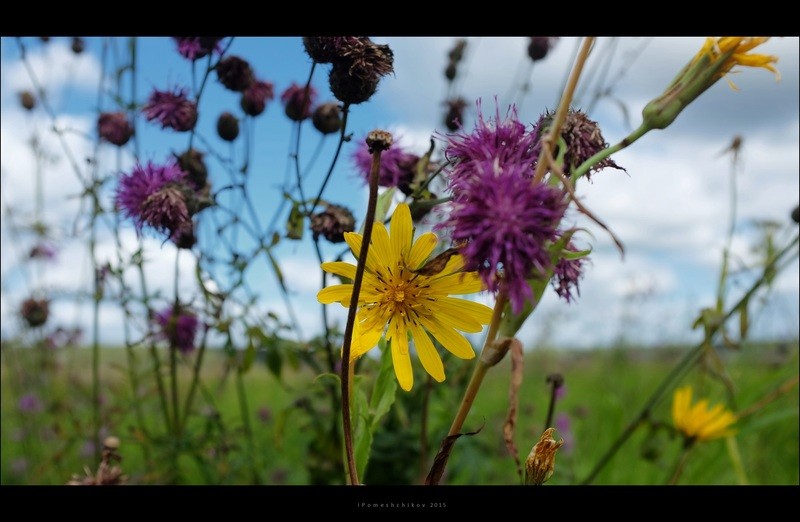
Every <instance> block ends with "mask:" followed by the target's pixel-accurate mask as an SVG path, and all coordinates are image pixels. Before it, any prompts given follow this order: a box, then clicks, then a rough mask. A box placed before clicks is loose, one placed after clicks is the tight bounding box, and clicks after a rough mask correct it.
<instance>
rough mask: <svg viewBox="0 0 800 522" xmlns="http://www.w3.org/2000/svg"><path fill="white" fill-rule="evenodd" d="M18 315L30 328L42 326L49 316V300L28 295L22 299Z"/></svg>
mask: <svg viewBox="0 0 800 522" xmlns="http://www.w3.org/2000/svg"><path fill="white" fill-rule="evenodd" d="M20 315H22V318H23V319H24V320H25V322H26V323H28V326H30V327H31V328H36V327H38V326H42V325H43V324H44V323H46V322H47V318H48V317H49V316H50V301H48V300H47V299H36V298H34V297H30V298H28V299H25V300H24V301H22V306H21V307H20Z"/></svg>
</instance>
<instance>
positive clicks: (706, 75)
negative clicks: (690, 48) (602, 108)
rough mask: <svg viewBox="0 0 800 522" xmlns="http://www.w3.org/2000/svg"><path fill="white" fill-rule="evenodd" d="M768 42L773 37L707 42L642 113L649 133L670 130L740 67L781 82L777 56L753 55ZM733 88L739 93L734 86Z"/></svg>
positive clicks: (727, 38)
mask: <svg viewBox="0 0 800 522" xmlns="http://www.w3.org/2000/svg"><path fill="white" fill-rule="evenodd" d="M767 40H769V37H763V36H726V37H723V38H706V41H705V44H703V47H702V48H701V49H700V51H699V52H698V53H697V54H696V55H695V57H694V58H692V60H691V61H690V62H689V63H688V64H686V66H685V67H684V68H683V70H682V71H681V72H680V73H678V75H677V76H676V77H675V79H674V80H672V83H670V84H669V86H668V87H667V89H666V91H664V94H662V95H661V96H659V97H658V98H656V99H654V100H652V101H651V102H650V103H648V104H647V105H646V106H645V108H644V109H642V116H643V118H644V123H643V125H644V126H645V127H646V128H647V129H664V128H666V127H667V126H668V125H669V124H671V123H672V122H673V121H674V120H675V118H676V117H677V116H678V114H680V112H681V111H682V110H683V109H684V108H685V107H686V106H687V105H689V104H690V103H691V102H692V101H694V100H695V99H696V98H697V97H698V96H700V95H701V94H703V92H705V91H706V90H707V89H708V88H709V87H711V86H712V85H714V84H715V83H716V82H717V80H719V79H720V78H722V77H723V76H725V75H727V74H728V73H729V72H731V71H732V70H733V68H734V67H736V66H737V65H740V66H743V67H758V68H761V69H766V70H768V71H770V72H772V73H773V74H775V77H776V79H780V73H778V70H777V69H776V68H775V66H774V65H773V64H774V63H776V62H777V61H778V57H777V56H772V55H768V54H753V53H751V52H750V51H752V50H753V49H755V48H756V47H758V46H759V45H761V44H763V43H764V42H766V41H767ZM729 84H730V86H731V87H732V88H733V89H736V86H735V85H734V84H733V83H732V82H730V81H729Z"/></svg>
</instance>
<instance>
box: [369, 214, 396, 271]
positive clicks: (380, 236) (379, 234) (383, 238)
mask: <svg viewBox="0 0 800 522" xmlns="http://www.w3.org/2000/svg"><path fill="white" fill-rule="evenodd" d="M373 252H374V253H375V263H377V264H378V266H380V267H381V268H384V267H394V266H396V265H397V258H396V257H395V256H394V255H393V252H392V246H391V244H390V241H389V232H387V231H386V226H385V225H384V224H383V223H380V222H377V221H376V222H375V225H374V227H373V228H372V244H371V245H370V247H369V253H368V254H367V257H369V256H370V254H372V253H373Z"/></svg>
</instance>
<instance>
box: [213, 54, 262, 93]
mask: <svg viewBox="0 0 800 522" xmlns="http://www.w3.org/2000/svg"><path fill="white" fill-rule="evenodd" d="M217 78H218V79H219V82H220V83H221V84H222V85H224V86H225V88H226V89H229V90H231V91H237V92H241V91H244V90H245V89H247V88H248V87H250V85H251V84H252V83H253V82H254V81H255V74H254V73H253V69H252V67H250V64H249V63H248V62H247V61H246V60H243V59H242V58H239V57H238V56H228V57H227V58H223V59H222V60H220V62H219V63H218V64H217Z"/></svg>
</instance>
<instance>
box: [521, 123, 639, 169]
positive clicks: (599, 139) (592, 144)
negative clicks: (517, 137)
mask: <svg viewBox="0 0 800 522" xmlns="http://www.w3.org/2000/svg"><path fill="white" fill-rule="evenodd" d="M552 122H553V114H552V113H549V112H546V113H544V114H542V115H541V116H540V117H539V121H538V122H537V123H536V125H535V126H534V128H533V134H534V135H535V136H536V146H535V147H534V151H535V153H536V156H537V157H538V155H539V151H540V150H541V142H540V141H539V140H540V139H541V137H542V136H544V135H545V134H546V133H547V131H548V128H549V127H550V125H551V123H552ZM561 138H563V140H564V143H565V144H566V149H567V150H566V151H565V153H564V169H563V170H564V173H565V174H566V175H567V176H569V175H570V173H571V172H572V169H573V168H575V167H577V166H579V165H580V164H581V163H583V162H584V161H586V160H587V159H589V158H591V157H592V156H594V155H595V154H597V153H598V152H600V151H601V150H603V149H605V148H607V147H608V143H607V142H606V140H605V139H604V138H603V135H602V134H601V133H600V127H598V125H597V122H595V121H592V120H590V119H589V118H588V117H587V116H586V113H584V112H583V111H580V110H575V109H570V110H569V112H568V113H567V117H566V119H565V120H564V124H563V126H562V127H561ZM606 167H611V168H614V169H619V170H625V169H623V168H622V167H620V166H619V165H617V164H616V163H615V162H614V161H613V160H611V159H610V158H605V159H604V160H602V161H599V162H597V163H596V164H594V165H593V166H592V168H591V170H590V171H589V172H587V173H586V179H589V175H590V173H591V172H597V171H599V170H602V169H604V168H606Z"/></svg>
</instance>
